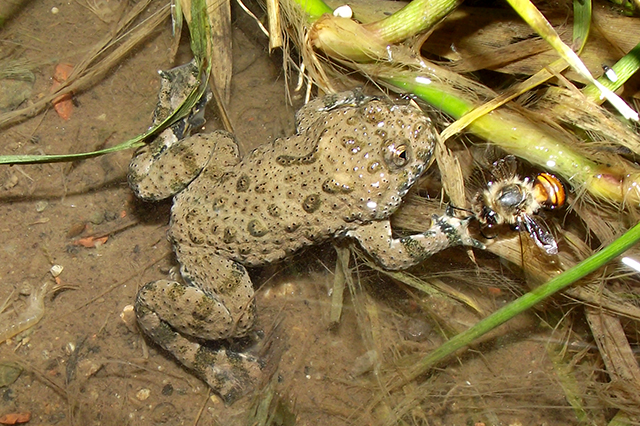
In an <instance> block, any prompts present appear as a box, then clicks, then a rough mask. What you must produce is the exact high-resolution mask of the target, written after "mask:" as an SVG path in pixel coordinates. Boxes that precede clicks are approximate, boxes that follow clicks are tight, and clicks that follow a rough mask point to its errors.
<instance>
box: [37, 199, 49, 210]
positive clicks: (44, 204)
mask: <svg viewBox="0 0 640 426" xmlns="http://www.w3.org/2000/svg"><path fill="white" fill-rule="evenodd" d="M48 205H49V202H48V201H44V200H41V201H38V202H36V211H37V212H38V213H42V212H43V211H44V209H46V208H47V206H48Z"/></svg>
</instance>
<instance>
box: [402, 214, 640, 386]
mask: <svg viewBox="0 0 640 426" xmlns="http://www.w3.org/2000/svg"><path fill="white" fill-rule="evenodd" d="M638 240H640V223H638V224H636V225H635V226H634V227H633V228H631V229H630V230H628V231H627V232H626V233H625V234H624V235H622V236H621V237H620V238H618V239H617V240H615V241H614V242H613V243H611V244H610V245H609V246H607V247H606V248H605V249H603V250H601V251H600V252H598V253H596V254H594V255H593V256H591V257H589V258H587V259H585V260H583V261H582V262H580V263H579V264H577V265H576V266H574V267H573V268H571V269H569V270H567V271H565V272H563V273H562V274H560V275H558V276H557V277H556V278H554V279H552V280H551V281H549V282H547V283H546V284H543V285H541V286H540V287H538V288H536V289H535V290H532V291H530V292H529V293H526V294H524V295H523V296H522V297H520V298H518V299H517V300H514V301H513V302H511V303H509V304H508V305H506V306H504V307H502V308H500V309H498V310H497V311H495V312H494V313H493V314H491V315H489V316H488V317H486V318H485V319H483V320H481V321H480V322H478V323H477V324H476V325H474V326H473V327H471V328H469V329H468V330H466V331H463V332H462V333H460V334H458V335H456V336H454V337H453V338H451V339H450V340H448V341H447V342H446V343H444V344H442V345H441V346H439V347H438V348H437V349H436V350H434V351H433V352H431V353H429V354H428V355H427V356H426V357H424V358H422V359H421V360H420V361H419V362H418V363H417V364H416V365H415V367H414V368H413V369H412V370H411V371H410V372H409V373H408V375H406V376H405V378H404V379H405V382H408V381H410V380H413V379H415V378H416V377H418V376H420V375H422V374H424V373H425V372H426V371H427V370H429V369H430V368H431V367H433V366H434V365H435V364H436V363H437V362H439V361H441V360H442V359H444V358H445V357H447V356H449V355H450V354H452V353H454V352H456V351H457V350H459V349H461V348H463V347H465V346H467V345H469V344H470V343H471V342H473V341H474V340H475V339H477V338H478V337H480V336H482V335H484V334H486V333H488V332H489V331H491V330H493V329H494V328H496V327H498V326H500V325H502V324H504V323H505V322H507V321H508V320H510V319H511V318H513V317H515V316H516V315H519V314H520V313H522V312H524V311H526V310H527V309H529V308H531V307H533V306H535V305H537V304H538V303H540V302H542V301H543V300H544V299H546V298H547V297H549V296H551V295H553V294H555V293H557V292H559V291H562V290H564V289H565V288H567V287H568V286H569V285H571V284H572V283H574V282H576V281H578V280H579V279H581V278H583V277H585V276H586V275H588V274H590V273H592V272H594V271H595V270H596V269H598V268H600V267H601V266H603V265H605V264H607V263H608V262H610V261H611V260H612V259H614V258H616V257H617V256H619V255H621V254H622V253H624V252H625V251H626V250H628V249H629V248H630V247H632V246H633V245H635V244H636V243H637V242H638Z"/></svg>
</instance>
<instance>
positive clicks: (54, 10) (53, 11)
mask: <svg viewBox="0 0 640 426" xmlns="http://www.w3.org/2000/svg"><path fill="white" fill-rule="evenodd" d="M58 12H60V9H58V8H57V7H55V6H54V7H52V8H51V13H53V14H54V15H55V14H57V13H58Z"/></svg>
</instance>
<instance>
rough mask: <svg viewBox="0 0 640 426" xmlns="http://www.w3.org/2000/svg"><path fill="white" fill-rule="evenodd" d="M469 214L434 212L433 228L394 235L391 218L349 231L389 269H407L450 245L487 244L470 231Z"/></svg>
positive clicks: (478, 245)
mask: <svg viewBox="0 0 640 426" xmlns="http://www.w3.org/2000/svg"><path fill="white" fill-rule="evenodd" d="M469 220H470V218H466V219H459V218H457V217H454V216H452V215H450V214H449V213H445V214H444V215H443V216H434V217H433V222H432V225H431V228H430V229H429V230H427V231H425V232H423V233H421V234H415V235H410V236H408V237H402V238H393V237H392V235H391V224H390V223H389V221H388V220H384V221H376V222H372V223H370V224H367V225H364V226H361V227H359V228H357V229H355V230H353V231H350V232H349V233H348V234H347V235H349V236H351V237H354V238H355V239H357V240H358V242H359V243H360V245H361V246H362V248H363V249H364V250H365V251H366V252H367V253H369V254H370V255H371V256H373V258H374V259H375V260H376V261H377V263H378V264H379V265H380V266H382V267H383V268H384V269H387V270H399V269H406V268H409V267H410V266H413V265H416V264H418V263H420V262H422V261H423V260H424V259H426V258H428V257H431V256H433V255H434V254H436V253H438V252H441V251H442V250H445V249H447V248H449V247H455V246H460V245H465V246H471V247H476V248H481V249H484V244H482V243H481V242H479V241H477V240H475V239H473V238H472V237H471V236H470V235H469V231H468V225H469Z"/></svg>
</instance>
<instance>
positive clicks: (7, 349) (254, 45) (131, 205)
mask: <svg viewBox="0 0 640 426" xmlns="http://www.w3.org/2000/svg"><path fill="white" fill-rule="evenodd" d="M110 4H111V5H112V6H113V7H114V9H115V10H119V9H118V7H119V4H118V3H116V2H115V1H114V0H112V1H111V2H109V1H101V2H100V3H99V5H98V6H100V8H101V9H100V13H99V14H98V15H96V14H95V13H93V12H92V11H91V10H90V9H88V8H87V7H85V6H86V3H85V4H84V5H83V4H80V3H79V2H76V1H45V2H27V3H25V4H24V5H23V6H22V8H21V10H20V11H19V12H18V13H17V14H16V15H14V16H13V17H12V18H11V19H10V20H9V21H8V22H7V23H6V24H5V26H4V27H3V28H2V29H1V30H0V39H1V40H0V48H1V49H2V50H1V51H0V52H1V53H2V54H3V55H4V54H6V55H9V54H11V55H12V57H14V58H19V59H21V60H24V61H25V63H27V64H30V65H29V68H30V69H31V71H32V72H33V74H34V76H35V80H34V82H33V87H32V90H31V92H30V94H29V96H27V98H28V99H37V98H38V96H39V95H40V94H44V93H47V92H48V91H49V87H50V86H51V83H52V81H51V79H52V75H53V72H54V71H53V70H54V64H56V63H61V62H64V63H71V64H74V63H75V62H77V61H78V60H79V58H81V57H82V56H83V54H84V52H85V51H86V50H87V49H88V48H89V47H90V46H92V45H93V44H94V43H96V42H97V41H98V40H99V39H100V38H101V37H103V36H104V35H105V34H107V33H108V31H109V29H110V27H111V26H112V25H114V24H113V21H110V20H108V19H104V17H105V13H106V12H105V9H104V8H105V7H109V5H110ZM157 6H158V5H154V6H153V7H152V8H155V7H157ZM54 8H55V9H54ZM54 11H55V13H54ZM107 12H108V10H107ZM236 14H237V15H238V17H237V20H236V23H235V28H234V43H235V46H234V49H235V50H234V54H235V55H236V56H235V57H234V63H235V64H236V73H235V74H234V77H233V89H232V92H233V95H232V100H231V104H230V108H229V110H230V116H231V120H232V122H233V124H234V126H235V128H236V133H237V136H238V139H239V140H240V142H241V145H242V149H243V152H247V151H248V150H250V149H251V148H252V147H255V146H256V145H259V144H262V143H265V142H267V141H270V140H273V138H275V137H278V136H282V135H285V134H290V133H291V132H292V131H293V111H294V109H293V108H292V107H291V106H288V105H287V103H286V98H285V87H284V77H283V75H282V72H281V69H280V61H281V59H280V58H279V54H278V53H275V54H273V55H272V56H271V57H270V56H269V55H268V54H267V41H266V39H265V38H264V37H263V36H262V35H260V33H258V32H257V30H256V28H255V26H254V25H253V24H252V23H251V21H250V20H249V19H248V18H246V17H243V16H240V15H239V13H238V12H236ZM107 15H108V14H107ZM105 21H106V22H105ZM171 43H172V40H171V27H170V23H169V22H168V21H167V22H165V23H164V24H163V25H162V27H161V29H160V30H158V31H156V32H154V33H153V34H152V35H150V36H149V37H148V38H147V39H146V40H145V42H144V43H142V44H141V45H140V46H139V47H138V48H137V49H135V51H134V52H133V53H131V54H130V55H129V56H128V57H126V59H124V60H122V61H121V62H120V63H119V64H118V65H117V66H116V67H115V68H114V69H112V70H111V71H110V72H109V73H108V74H107V75H106V77H105V78H104V79H102V80H100V81H98V82H96V84H94V85H93V86H91V87H89V88H88V89H86V90H84V91H82V92H80V93H76V94H74V97H73V99H74V108H73V115H72V117H71V118H70V119H69V120H68V121H64V120H62V119H61V118H60V117H59V116H58V115H57V114H56V113H55V112H54V111H53V110H52V109H49V110H48V111H46V112H45V113H43V114H40V115H38V116H37V117H35V118H31V119H27V120H24V121H23V122H21V123H19V124H14V125H11V126H7V127H5V128H3V129H2V132H1V133H0V153H1V154H18V153H68V152H84V151H90V150H94V149H97V148H99V147H104V146H113V145H115V144H117V143H119V142H121V141H124V140H126V139H128V138H131V137H134V136H135V135H137V134H139V133H141V132H144V131H145V130H146V129H147V128H148V126H149V125H150V123H151V113H152V110H153V108H154V106H155V102H156V96H157V91H158V86H159V78H158V75H157V70H159V69H167V68H171V67H172V66H174V65H177V64H179V63H181V62H186V61H187V60H188V59H186V58H187V55H186V53H181V54H180V55H179V58H180V59H179V60H178V62H177V63H176V64H171V63H170V62H169V59H168V56H169V55H168V52H169V50H170V46H171ZM182 48H183V49H187V48H188V46H187V44H185V43H183V46H182ZM182 59H184V60H182ZM0 90H2V89H0ZM25 102H28V101H25ZM296 102H298V104H299V103H300V100H296ZM208 116H209V117H208V122H207V124H206V129H209V130H211V129H216V128H219V127H220V125H219V122H218V120H216V118H215V114H214V112H213V108H210V111H209V114H208ZM130 157H131V152H120V153H116V154H112V155H107V156H103V157H100V158H97V159H91V160H86V161H80V162H76V163H60V164H47V165H21V166H14V167H0V232H1V235H2V237H1V238H0V258H1V259H2V261H1V262H0V301H2V300H4V299H5V298H7V297H9V295H10V294H11V293H12V291H13V290H14V289H15V290H18V291H17V292H16V295H14V296H12V297H11V299H10V302H11V305H12V307H13V308H15V310H16V311H17V312H18V313H19V312H20V311H21V310H23V309H25V308H26V302H27V300H28V296H27V293H28V289H29V288H33V289H34V290H35V289H36V288H38V287H39V286H40V285H41V283H42V282H43V281H44V280H47V279H51V278H50V272H49V271H50V268H51V266H52V265H61V266H63V267H64V269H63V271H62V273H61V274H60V275H59V277H58V278H59V284H61V285H63V286H68V287H71V289H66V290H64V291H60V292H58V293H56V294H55V297H53V298H52V297H48V298H47V299H46V301H45V316H44V319H43V320H42V321H41V322H40V323H39V324H37V325H36V326H35V327H34V328H32V329H31V330H30V331H29V332H27V333H26V334H27V335H26V336H20V337H19V338H15V339H12V340H11V341H9V342H7V343H3V344H0V360H2V359H7V360H13V359H16V360H19V361H20V363H22V364H23V365H24V366H25V367H26V372H25V373H23V374H22V376H21V377H20V378H19V379H18V380H17V381H16V382H15V383H13V384H11V385H10V386H8V387H4V388H0V416H2V415H4V414H6V413H13V412H30V413H31V416H32V419H31V421H30V423H29V424H32V425H52V424H60V425H67V424H68V425H123V424H132V425H158V424H167V425H181V424H184V425H192V424H199V425H214V424H239V425H242V424H245V422H246V420H244V419H245V417H244V416H245V413H246V411H247V408H246V407H247V404H248V403H249V402H250V401H241V402H239V403H238V404H236V405H234V406H232V407H224V406H223V404H222V403H221V402H220V401H219V400H217V399H216V398H215V396H214V397H212V396H211V395H210V393H209V391H208V389H207V387H206V385H205V384H204V383H203V382H201V381H200V380H198V379H197V378H195V377H194V376H193V375H191V374H190V373H189V372H188V371H186V370H183V369H182V368H181V367H180V366H179V365H178V364H177V363H176V362H174V361H173V359H172V358H171V357H170V356H167V355H166V354H164V353H162V352H161V351H160V350H159V349H158V348H157V347H155V346H154V345H153V344H151V343H149V342H147V341H146V340H145V339H144V338H143V336H142V335H141V333H140V332H139V330H137V329H136V328H135V325H132V324H131V323H126V322H124V321H123V320H122V318H121V313H122V311H123V308H125V306H127V305H130V304H132V303H133V300H134V297H135V295H136V292H137V289H138V287H139V286H140V285H142V284H144V283H146V282H147V281H151V280H156V279H160V278H164V277H166V276H167V275H168V274H170V273H175V269H174V268H175V266H176V263H175V259H174V257H173V254H172V251H171V247H170V246H169V243H168V242H167V240H166V238H165V234H166V231H167V224H168V220H169V208H170V204H169V203H168V202H165V203H159V204H146V203H142V202H140V201H138V200H136V199H135V198H134V197H133V195H132V194H131V191H130V190H129V188H128V186H127V182H126V171H127V167H128V163H129V159H130ZM89 236H97V237H102V236H108V238H107V239H106V240H98V243H97V244H94V247H85V246H83V245H82V244H81V243H80V241H79V240H80V239H81V238H85V237H89ZM82 241H89V240H82ZM85 245H86V243H85ZM454 256H455V258H458V259H459V258H462V259H463V260H462V261H454V260H451V259H450V258H449V257H448V255H442V256H439V257H438V258H437V260H433V261H427V262H431V263H430V265H432V268H431V269H432V270H433V269H435V270H436V271H437V270H442V269H445V268H443V265H444V266H446V269H449V268H452V267H454V266H455V265H460V264H462V265H464V266H465V267H469V265H468V262H467V261H466V260H464V256H465V255H464V251H455V254H454ZM334 265H335V253H334V250H333V248H332V247H331V246H330V245H329V246H325V247H322V248H320V249H316V250H311V251H310V252H307V253H305V254H302V255H300V256H297V257H295V258H294V259H293V261H292V262H287V264H286V265H282V264H280V265H274V266H272V267H268V268H264V269H262V270H258V271H252V275H253V277H254V282H255V283H256V285H257V286H259V287H260V289H259V291H258V294H257V304H258V312H259V318H258V324H257V326H256V330H258V331H259V335H260V336H261V337H262V339H263V342H265V343H266V344H265V345H264V346H266V347H265V348H264V354H263V355H264V357H265V359H268V361H269V362H268V366H269V369H268V370H269V371H268V372H269V373H271V376H266V379H265V384H262V385H261V389H259V390H256V394H257V395H258V396H260V395H264V392H265V390H264V389H265V387H266V385H267V383H268V381H269V378H270V377H273V378H275V379H274V380H272V386H275V389H276V391H277V395H278V397H279V398H281V400H282V404H283V405H284V406H286V407H287V408H288V410H291V411H293V412H294V413H296V419H297V423H296V424H300V425H328V424H331V425H343V424H344V425H349V424H378V423H380V422H381V421H382V420H383V419H384V417H385V413H386V412H387V410H388V409H389V408H390V407H389V406H386V408H385V407H384V406H383V407H378V408H376V409H374V410H373V411H372V414H367V413H368V411H369V410H370V407H369V404H370V403H371V401H373V400H374V399H375V398H376V396H377V395H380V391H379V386H380V384H381V383H382V379H377V378H376V377H375V375H374V374H372V372H371V366H372V365H374V363H373V361H372V357H371V353H372V352H371V350H372V349H374V348H378V349H379V353H380V354H381V355H379V356H380V357H382V358H384V360H385V361H387V362H390V361H391V360H393V359H394V358H395V356H396V355H397V354H398V353H402V354H410V353H416V354H418V353H420V354H424V353H426V352H427V351H428V350H429V349H430V348H433V347H434V346H435V345H436V344H438V343H440V342H441V341H442V338H441V337H440V329H439V328H438V326H437V325H435V324H433V322H432V320H433V318H429V317H427V316H426V315H425V314H424V312H425V311H426V310H427V305H428V306H429V307H430V309H432V312H437V313H439V315H441V316H442V317H450V318H455V319H456V321H457V322H458V325H459V327H460V329H464V328H466V327H468V326H469V325H471V324H472V323H473V322H475V321H477V319H478V316H477V315H475V314H474V313H470V312H469V311H468V309H466V308H464V307H463V306H462V305H461V304H453V303H451V302H444V301H442V300H441V299H439V298H438V297H429V296H414V297H411V296H410V295H409V293H407V292H406V291H405V290H404V289H403V288H400V287H398V285H397V284H394V283H393V282H391V281H390V280H389V279H386V278H383V277H381V276H379V275H378V274H376V273H373V272H372V271H370V270H367V269H366V268H362V269H359V273H360V275H361V278H363V279H365V278H366V281H367V283H368V284H367V289H366V290H365V291H364V292H363V293H362V294H360V296H359V298H360V299H365V302H366V301H367V300H368V301H369V302H368V303H369V304H368V305H366V306H369V307H370V309H374V308H371V307H375V309H377V311H376V312H377V313H376V314H375V315H373V316H370V317H368V319H367V320H361V321H360V326H359V325H358V315H362V312H363V311H358V312H360V314H356V312H354V310H353V308H352V304H351V302H350V300H351V298H350V297H349V296H347V305H346V307H345V312H344V314H343V317H342V321H341V323H340V325H339V326H338V327H335V326H332V324H330V319H329V312H330V302H331V296H330V293H331V291H330V289H331V286H332V280H333V271H334V267H335V266H334ZM453 285H455V283H454V284H453ZM465 288H468V287H465V284H462V285H460V289H463V290H464V289H465ZM20 292H22V293H23V294H19V293H20ZM471 292H472V293H474V294H475V295H476V296H478V297H483V298H484V302H483V303H484V306H485V307H486V308H487V311H490V310H492V309H495V308H496V307H499V306H501V305H502V304H503V303H504V301H505V300H507V299H509V298H510V295H509V294H505V293H504V292H503V293H502V294H501V295H499V296H495V295H492V294H489V295H488V296H487V292H486V291H485V288H484V287H481V286H478V287H477V288H473V289H471ZM416 300H419V301H420V302H419V303H418V302H416ZM371 312H372V311H369V313H370V314H371ZM14 318H15V316H14ZM372 318H375V319H376V320H375V321H374V320H373V319H372ZM510 329H511V330H513V331H514V332H512V333H511V334H508V335H507V337H504V338H501V339H497V340H491V341H490V342H489V343H485V344H484V345H482V346H479V347H476V348H475V349H476V351H475V352H473V353H472V355H470V356H467V357H465V358H462V359H463V360H464V363H461V362H453V364H452V365H451V366H450V367H449V368H447V369H446V370H443V371H441V372H440V373H439V374H438V375H437V376H436V377H434V378H432V380H431V381H430V383H431V385H430V387H428V388H423V389H422V390H420V391H421V392H424V391H425V390H426V389H428V390H429V395H428V396H427V395H423V397H425V402H424V403H423V404H422V406H421V407H419V408H415V409H414V410H413V411H411V412H410V413H409V414H408V415H407V416H405V418H406V419H410V420H408V421H412V422H413V423H415V424H430V425H451V424H474V423H475V422H482V421H484V422H486V423H487V424H490V423H494V424H497V423H500V424H517V422H520V424H563V425H564V424H570V423H571V422H572V419H573V417H572V412H571V408H570V407H569V406H568V405H567V403H566V401H565V398H564V394H563V393H562V391H561V388H560V387H559V386H558V385H557V382H556V380H555V379H554V374H555V373H554V371H553V368H552V365H551V362H550V360H549V358H548V356H547V352H546V351H545V348H544V339H539V338H530V337H531V336H533V337H536V333H538V331H539V330H538V321H537V319H536V317H535V316H534V315H529V316H523V317H522V318H521V319H520V320H518V321H516V322H515V323H514V324H512V325H510ZM361 330H364V332H362V331H361ZM449 332H451V330H449ZM503 332H504V330H503ZM479 353H482V356H479V355H478V354H479ZM383 373H384V371H383ZM411 391H412V388H411V386H409V387H407V388H406V389H405V392H406V393H410V392H411ZM532 407H545V408H544V409H541V408H532Z"/></svg>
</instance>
